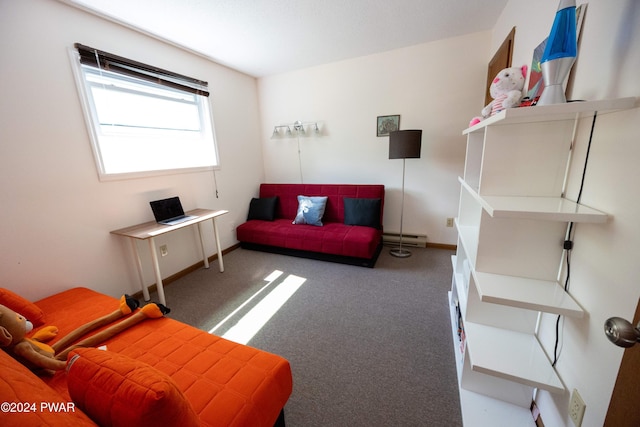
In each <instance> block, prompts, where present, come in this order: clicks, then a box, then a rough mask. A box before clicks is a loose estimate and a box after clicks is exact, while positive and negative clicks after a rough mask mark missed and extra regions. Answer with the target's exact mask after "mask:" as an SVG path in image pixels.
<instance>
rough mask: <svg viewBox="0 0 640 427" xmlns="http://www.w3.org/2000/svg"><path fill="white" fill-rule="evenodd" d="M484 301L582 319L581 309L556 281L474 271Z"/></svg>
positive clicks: (479, 292) (477, 287) (582, 312)
mask: <svg viewBox="0 0 640 427" xmlns="http://www.w3.org/2000/svg"><path fill="white" fill-rule="evenodd" d="M474 277H475V284H476V289H477V290H478V294H479V295H480V300H481V301H484V302H489V303H494V304H501V305H508V306H511V307H519V308H525V309H528V310H534V311H543V312H545V313H553V314H561V315H564V316H571V317H575V318H582V317H583V316H584V310H583V309H582V308H581V307H580V306H579V305H578V303H577V302H576V301H575V300H574V299H573V298H572V297H571V295H569V294H568V293H567V292H565V291H564V289H563V288H562V286H560V284H558V282H555V281H547V280H537V279H529V278H525V277H515V276H505V275H502V274H492V273H483V272H474Z"/></svg>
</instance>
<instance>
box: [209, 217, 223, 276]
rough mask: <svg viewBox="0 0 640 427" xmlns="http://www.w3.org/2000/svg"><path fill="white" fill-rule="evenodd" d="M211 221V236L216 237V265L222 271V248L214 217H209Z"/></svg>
mask: <svg viewBox="0 0 640 427" xmlns="http://www.w3.org/2000/svg"><path fill="white" fill-rule="evenodd" d="M211 220H212V221H213V236H214V237H215V238H216V249H217V251H218V265H219V266H220V273H223V272H224V263H223V262H222V249H221V248H220V238H219V237H218V224H217V223H216V218H215V217H213V218H211Z"/></svg>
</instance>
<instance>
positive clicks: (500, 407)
mask: <svg viewBox="0 0 640 427" xmlns="http://www.w3.org/2000/svg"><path fill="white" fill-rule="evenodd" d="M460 409H461V412H462V423H463V425H464V426H465V427H486V426H518V427H535V425H536V423H535V421H534V420H533V415H531V410H530V409H529V408H523V407H522V406H518V405H514V404H512V403H508V402H504V401H502V400H498V399H494V398H492V397H489V396H485V395H483V394H479V393H475V392H473V391H469V390H465V389H463V388H460Z"/></svg>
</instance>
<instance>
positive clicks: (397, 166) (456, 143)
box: [258, 32, 490, 244]
mask: <svg viewBox="0 0 640 427" xmlns="http://www.w3.org/2000/svg"><path fill="white" fill-rule="evenodd" d="M489 39H490V33H489V32H483V33H476V34H472V35H468V36H463V37H457V38H452V39H448V40H442V41H438V42H434V43H426V44H421V45H417V46H413V47H408V48H405V49H398V50H393V51H390V52H385V53H381V54H377V55H370V56H365V57H360V58H355V59H350V60H345V61H340V62H335V63H331V64H326V65H322V66H318V67H313V68H309V69H304V70H298V71H293V72H289V73H284V74H279V75H275V76H270V77H264V78H260V79H259V80H258V87H259V94H260V111H261V118H262V132H261V135H260V137H261V139H262V146H263V152H264V162H265V175H266V180H267V181H269V182H300V180H301V177H300V164H299V162H298V152H297V151H298V145H297V140H296V138H289V139H287V138H279V139H272V138H271V134H272V132H273V127H274V126H275V125H280V124H283V123H292V122H294V121H296V120H302V121H318V122H319V123H320V125H321V127H322V129H323V131H322V136H321V137H315V136H310V137H305V138H300V159H301V164H302V178H303V181H304V182H305V183H371V184H373V183H375V184H384V185H385V187H386V195H385V212H384V228H385V230H386V231H392V232H398V231H399V229H400V202H401V188H402V160H389V158H388V156H389V151H388V150H389V148H388V147H389V145H388V143H389V138H388V137H377V136H376V118H377V116H383V115H390V114H400V116H401V117H400V128H401V129H422V131H423V134H422V155H421V158H420V159H408V160H407V161H406V182H405V210H404V227H403V232H405V233H420V234H426V235H427V236H428V240H429V242H431V243H445V244H455V243H456V236H457V235H456V233H455V231H454V229H453V228H447V227H446V218H447V217H455V216H456V213H457V206H458V197H459V192H460V186H459V183H458V181H457V177H458V176H460V175H461V174H462V170H463V166H464V151H465V139H464V138H463V137H462V130H463V129H464V128H466V127H467V126H468V124H469V120H470V119H471V118H472V117H473V116H476V115H478V114H479V112H480V110H481V109H482V107H483V105H482V103H483V100H482V94H483V93H484V90H483V85H484V82H485V79H486V67H487V61H486V56H487V54H488V45H489Z"/></svg>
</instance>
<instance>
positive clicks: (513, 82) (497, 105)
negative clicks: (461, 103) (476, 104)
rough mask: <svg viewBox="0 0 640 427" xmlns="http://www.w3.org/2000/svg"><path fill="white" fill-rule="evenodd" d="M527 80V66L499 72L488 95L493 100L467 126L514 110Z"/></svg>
mask: <svg viewBox="0 0 640 427" xmlns="http://www.w3.org/2000/svg"><path fill="white" fill-rule="evenodd" d="M526 78H527V66H526V65H523V66H522V67H511V68H505V69H504V70H501V71H500V72H499V73H498V74H497V75H496V77H495V78H494V79H493V82H491V86H490V87H489V93H490V94H491V97H492V98H493V101H491V102H490V103H489V104H488V105H487V106H486V107H484V108H483V109H482V113H481V114H482V116H481V117H474V118H473V119H471V121H470V122H469V126H473V125H475V124H478V123H480V122H481V121H482V120H484V119H487V118H489V117H491V116H493V115H494V114H497V113H499V112H500V111H502V110H506V109H507V108H514V107H518V106H519V105H520V101H521V99H522V89H524V81H525V79H526Z"/></svg>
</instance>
